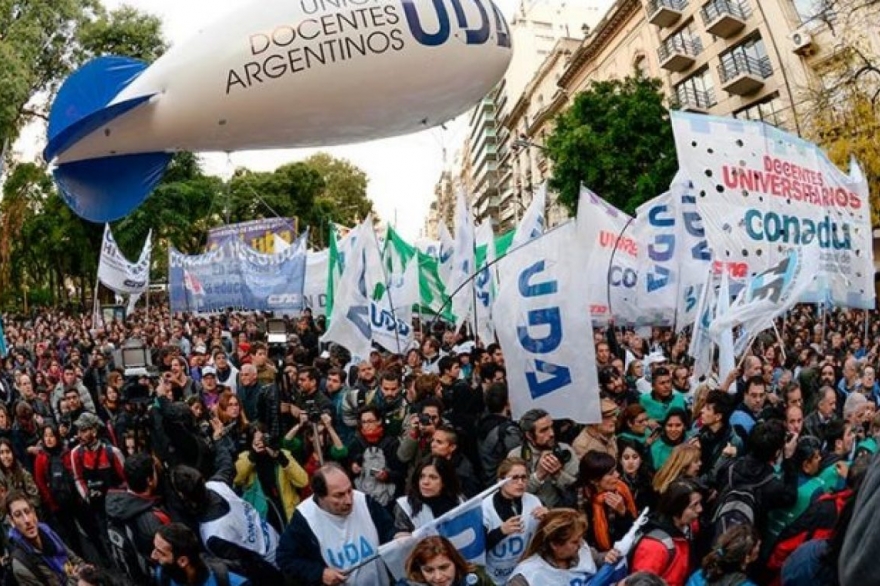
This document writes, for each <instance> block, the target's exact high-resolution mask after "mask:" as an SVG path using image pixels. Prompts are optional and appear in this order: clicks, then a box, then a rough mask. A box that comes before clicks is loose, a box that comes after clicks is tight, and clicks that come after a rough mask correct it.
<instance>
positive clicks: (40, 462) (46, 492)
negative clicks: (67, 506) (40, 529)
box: [34, 450, 73, 513]
mask: <svg viewBox="0 0 880 586" xmlns="http://www.w3.org/2000/svg"><path fill="white" fill-rule="evenodd" d="M61 463H62V465H63V466H64V469H65V470H67V472H69V473H70V478H71V479H73V472H71V470H70V453H69V451H68V450H65V451H64V452H62V454H61ZM50 474H51V470H50V469H49V454H48V453H46V452H45V451H44V450H40V453H38V454H37V457H36V458H35V459H34V482H35V483H36V484H37V490H39V491H40V499H41V500H42V502H43V504H45V505H46V507H47V508H48V509H49V510H50V511H52V512H53V513H54V512H56V511H57V510H58V509H59V508H60V506H59V505H58V503H57V502H55V495H53V494H52V489H51V488H50V486H49V475H50Z"/></svg>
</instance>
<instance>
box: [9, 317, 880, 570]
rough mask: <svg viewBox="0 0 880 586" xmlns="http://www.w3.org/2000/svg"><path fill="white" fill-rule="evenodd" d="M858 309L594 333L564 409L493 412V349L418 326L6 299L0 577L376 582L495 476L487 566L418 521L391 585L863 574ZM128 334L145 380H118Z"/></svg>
mask: <svg viewBox="0 0 880 586" xmlns="http://www.w3.org/2000/svg"><path fill="white" fill-rule="evenodd" d="M877 317H878V316H877V315H876V314H874V313H872V312H862V311H856V310H833V311H824V310H820V309H818V308H816V307H815V306H808V305H803V306H798V307H796V308H795V309H793V310H792V311H790V312H789V313H788V314H787V315H786V316H785V317H784V318H780V319H779V320H778V323H777V328H776V330H775V331H771V332H768V333H765V334H763V335H761V336H759V338H758V339H757V340H756V341H755V342H754V343H753V344H752V346H751V348H750V350H749V352H748V353H747V354H746V355H745V356H744V357H742V359H741V361H740V362H739V364H738V365H737V367H736V368H735V369H734V370H733V371H732V372H724V373H717V372H713V373H694V371H693V363H692V362H693V361H692V359H691V358H690V357H689V356H688V355H687V348H688V337H687V334H686V333H679V334H677V333H676V332H675V331H674V328H660V327H656V328H649V329H648V330H647V331H644V332H641V331H636V330H633V329H631V328H625V327H616V326H614V325H611V326H609V327H607V328H604V329H596V330H595V331H594V339H592V340H588V339H585V340H584V343H585V344H589V343H592V344H594V346H595V355H596V368H597V369H598V380H599V388H598V389H592V388H586V387H585V388H583V392H584V394H585V396H586V395H587V394H593V395H595V394H597V393H598V394H599V396H600V397H601V398H600V406H601V421H600V422H599V423H592V424H588V425H582V424H580V423H578V422H575V421H571V420H568V419H565V418H562V417H559V416H558V414H557V416H556V417H553V416H551V414H549V413H547V412H546V411H544V410H542V409H539V408H531V409H527V410H525V412H524V414H523V415H522V416H521V417H519V418H517V419H516V420H514V419H513V418H512V417H511V405H510V394H509V391H508V387H507V365H506V364H505V360H504V352H503V349H502V348H500V347H499V346H498V344H496V343H489V344H485V345H484V344H483V343H481V342H477V343H475V341H474V340H472V339H468V338H467V336H466V335H464V334H463V333H462V332H455V331H453V330H452V329H450V328H448V327H447V326H445V325H444V324H443V323H441V322H433V323H430V324H426V323H422V324H418V325H417V328H416V336H415V342H414V344H413V346H412V347H411V348H409V349H408V350H407V352H406V353H404V354H393V353H390V352H387V351H384V350H383V349H381V348H376V349H375V350H374V351H373V352H372V353H371V355H370V356H369V357H368V359H365V360H363V361H359V362H355V361H353V360H352V357H351V355H350V354H349V353H348V352H347V351H346V349H345V348H342V347H340V346H338V345H335V344H323V343H321V341H320V340H321V334H322V333H323V330H324V325H325V322H324V319H323V317H321V316H319V317H317V318H313V316H312V315H311V312H310V311H308V310H306V311H304V312H303V313H302V315H300V316H297V317H295V318H290V319H285V320H284V323H285V328H286V331H287V336H286V341H283V342H279V341H278V340H273V342H272V343H271V344H269V343H267V336H266V319H267V318H266V317H264V316H259V315H252V314H238V313H233V312H226V313H222V314H217V315H211V316H192V315H172V314H170V312H169V311H168V309H167V307H163V306H162V305H161V304H154V307H153V308H152V310H151V311H150V313H149V315H147V314H146V313H145V312H144V311H143V310H138V311H137V312H135V313H134V314H132V315H130V316H129V317H128V318H127V319H125V320H124V321H123V320H117V321H115V322H113V323H107V324H101V325H98V324H93V323H92V322H91V318H90V317H89V316H85V315H78V314H74V313H64V312H60V311H50V310H46V311H39V312H36V313H34V314H33V315H28V316H17V315H7V316H5V317H4V327H5V335H6V340H7V348H8V353H7V355H6V357H5V358H4V362H3V369H2V376H0V509H2V512H3V514H5V516H6V523H7V526H8V528H9V529H8V530H4V531H2V532H0V533H2V540H3V543H2V545H3V546H4V551H5V557H4V560H5V563H4V564H3V573H4V578H3V579H4V580H6V582H5V583H8V584H20V585H30V584H35V585H36V584H41V585H42V584H48V585H53V586H54V585H74V584H76V585H79V586H89V585H92V586H101V585H107V584H161V585H166V584H171V585H181V586H183V585H186V586H196V585H199V586H201V585H208V586H211V585H217V586H223V585H226V584H232V585H234V586H237V585H239V584H246V583H252V584H285V583H286V584H294V585H308V586H310V585H318V584H323V585H335V584H358V585H359V584H369V585H372V584H377V585H381V584H391V583H392V582H393V579H392V578H391V576H390V574H389V572H388V570H387V568H386V566H385V565H384V563H383V562H382V560H381V559H379V558H378V557H377V553H378V550H379V546H380V545H382V544H386V543H388V542H390V541H392V540H394V539H407V538H408V537H409V536H410V535H411V534H412V533H413V532H415V531H416V530H417V529H419V528H420V527H423V526H425V525H426V524H428V523H431V522H432V521H433V520H435V519H437V518H438V517H440V516H441V515H443V514H445V513H447V512H449V511H451V510H452V509H454V508H455V507H456V506H458V505H459V504H461V503H463V502H465V501H467V500H468V499H470V498H472V497H474V496H475V495H478V494H479V493H480V492H481V491H483V490H484V489H486V488H487V487H490V486H493V485H495V484H496V483H497V482H498V481H499V480H504V481H505V482H504V483H503V484H501V487H500V489H499V490H498V491H497V492H495V493H494V494H491V495H490V496H488V497H486V498H485V499H484V500H483V501H482V512H483V525H484V540H482V541H483V542H484V544H485V565H473V564H472V563H469V562H468V561H467V559H468V557H467V556H466V555H463V552H462V551H461V548H460V545H453V544H451V543H450V542H449V541H447V540H446V539H445V538H443V537H439V536H438V537H429V538H426V539H423V540H421V541H420V542H419V543H418V544H417V545H416V546H415V549H413V551H412V552H411V554H410V555H409V557H408V559H407V560H406V564H405V572H406V575H407V579H408V580H409V582H410V583H411V584H429V585H431V586H440V585H442V586H450V585H458V584H468V585H472V584H483V585H489V584H512V585H515V586H528V585H533V586H534V585H538V584H542V585H545V584H571V585H575V584H578V585H581V584H588V583H590V581H591V580H592V579H593V578H594V577H595V576H596V575H597V573H598V572H600V569H601V568H602V567H603V566H606V565H611V566H618V565H619V562H620V561H621V559H622V558H625V560H626V562H627V565H628V572H629V575H628V576H627V577H626V578H625V579H624V581H623V582H622V583H623V584H626V585H627V586H657V585H660V584H667V585H669V586H701V585H704V584H707V585H712V586H722V585H724V586H737V585H765V584H766V585H782V586H801V585H810V586H814V585H816V584H822V585H836V584H841V585H843V586H848V585H849V584H857V583H858V584H873V583H878V584H880V571H878V570H876V569H874V567H875V566H876V564H873V563H872V561H873V560H872V559H871V558H872V555H873V554H874V553H875V551H880V547H878V546H880V543H878V544H877V545H874V543H875V542H878V540H877V539H876V537H875V533H874V532H873V529H872V526H871V520H872V518H873V509H874V508H875V507H876V506H877V505H876V503H875V502H874V501H875V499H877V498H878V497H877V496H875V494H874V493H876V492H877V490H876V485H877V483H878V482H880V479H878V472H877V470H876V468H877V467H876V466H874V465H873V464H872V461H873V459H874V455H875V454H876V453H877V451H878V443H877V442H878V438H880V414H878V413H877V408H878V406H880V383H878V381H877V380H876V370H877V366H878V362H880V319H876V318H877ZM132 341H138V342H140V343H141V344H142V345H143V346H144V347H146V348H147V349H148V351H149V352H150V354H151V362H152V365H153V366H154V367H153V368H147V369H146V371H144V370H131V369H127V368H126V366H127V365H126V364H125V363H124V362H125V361H124V360H123V356H124V353H121V352H120V350H121V349H122V348H123V347H124V346H126V345H127V344H128V345H130V343H131V342H132ZM703 374H705V376H701V375H703ZM646 507H647V508H649V511H650V514H649V516H648V522H647V523H646V524H645V525H644V526H643V527H641V528H640V529H639V531H638V534H637V538H636V540H635V543H634V544H633V546H632V547H631V548H630V551H628V552H621V551H619V550H618V549H617V547H618V545H617V544H618V543H619V542H620V541H621V540H622V539H624V537H625V535H626V534H627V532H628V531H629V530H630V528H631V527H632V526H633V523H634V522H635V520H636V518H637V517H638V516H639V514H640V512H641V511H643V510H644V509H645V508H646ZM838 561H840V563H838Z"/></svg>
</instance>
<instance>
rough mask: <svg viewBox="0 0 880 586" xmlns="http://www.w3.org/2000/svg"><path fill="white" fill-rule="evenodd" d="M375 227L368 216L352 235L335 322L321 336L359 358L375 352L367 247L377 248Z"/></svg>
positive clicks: (335, 303) (335, 307)
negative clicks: (366, 260) (373, 346)
mask: <svg viewBox="0 0 880 586" xmlns="http://www.w3.org/2000/svg"><path fill="white" fill-rule="evenodd" d="M372 224H373V222H372V217H371V216H367V219H366V220H364V222H363V224H361V225H360V226H359V227H358V228H356V229H355V230H354V231H353V232H352V234H349V236H351V237H353V240H352V242H353V243H354V246H353V247H352V248H351V250H350V252H349V253H348V254H346V257H345V268H344V269H343V271H342V276H341V278H340V279H339V288H338V293H337V294H336V296H335V299H334V302H333V303H334V307H333V320H332V321H331V322H330V327H329V328H328V329H327V332H326V333H325V334H324V335H323V336H322V337H321V340H322V341H324V342H336V343H337V344H341V345H342V346H345V347H346V348H347V349H348V350H349V352H351V353H352V356H353V357H357V358H366V357H368V356H369V355H370V350H371V349H372V338H373V328H372V325H371V322H370V310H371V302H370V298H369V294H368V293H367V275H366V273H367V267H366V262H365V259H366V250H365V246H366V245H368V244H370V243H373V245H374V246H375V240H374V239H373V237H372V235H371V234H369V233H368V231H369V230H372V229H373V225H372ZM354 232H357V235H354Z"/></svg>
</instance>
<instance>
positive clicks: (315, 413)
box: [303, 399, 324, 423]
mask: <svg viewBox="0 0 880 586" xmlns="http://www.w3.org/2000/svg"><path fill="white" fill-rule="evenodd" d="M303 411H305V412H306V416H307V417H308V419H309V421H310V422H311V423H321V415H323V414H324V412H323V411H321V409H319V408H318V406H317V405H315V400H314V399H309V400H308V401H306V405H305V409H303Z"/></svg>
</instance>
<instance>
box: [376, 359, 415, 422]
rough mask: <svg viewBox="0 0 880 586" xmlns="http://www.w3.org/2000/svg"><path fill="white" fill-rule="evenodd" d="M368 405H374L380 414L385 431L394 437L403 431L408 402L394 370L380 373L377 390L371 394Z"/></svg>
mask: <svg viewBox="0 0 880 586" xmlns="http://www.w3.org/2000/svg"><path fill="white" fill-rule="evenodd" d="M370 405H372V406H374V407H376V408H377V409H378V410H379V413H380V414H381V415H382V420H383V422H384V424H385V433H387V434H388V435H393V436H394V437H397V436H399V435H400V433H401V432H402V431H403V421H404V418H406V414H407V411H408V410H409V404H408V403H407V402H406V397H405V395H404V393H403V385H402V384H401V383H400V378H399V377H398V375H397V372H396V371H387V372H383V373H382V378H381V380H380V382H379V392H378V393H376V394H374V395H373V400H372V401H371V402H370Z"/></svg>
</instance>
